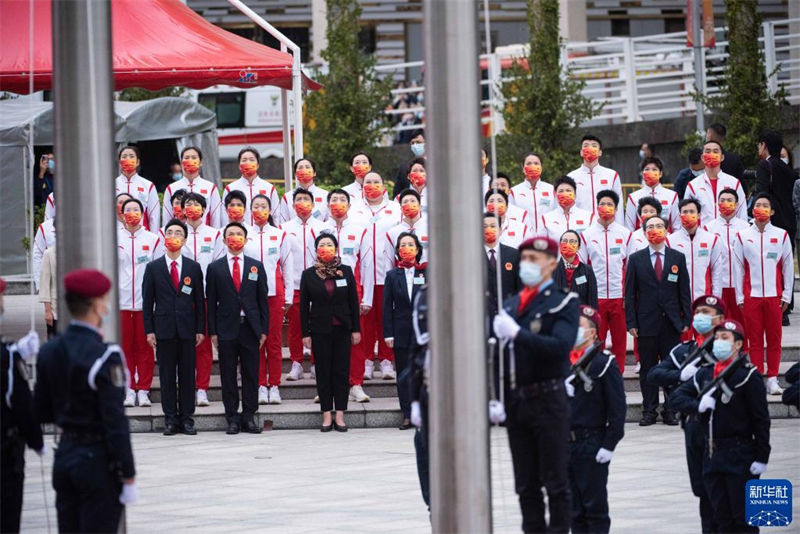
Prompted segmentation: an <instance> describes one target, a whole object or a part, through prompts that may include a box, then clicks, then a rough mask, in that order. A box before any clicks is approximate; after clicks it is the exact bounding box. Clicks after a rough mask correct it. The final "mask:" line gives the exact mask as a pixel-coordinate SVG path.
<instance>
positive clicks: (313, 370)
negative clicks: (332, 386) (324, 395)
mask: <svg viewBox="0 0 800 534" xmlns="http://www.w3.org/2000/svg"><path fill="white" fill-rule="evenodd" d="M316 379H317V366H316V365H314V364H313V363H312V364H311V380H316Z"/></svg>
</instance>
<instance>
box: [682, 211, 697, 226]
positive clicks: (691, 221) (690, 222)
mask: <svg viewBox="0 0 800 534" xmlns="http://www.w3.org/2000/svg"><path fill="white" fill-rule="evenodd" d="M681 224H682V225H683V227H684V228H694V227H695V226H697V215H695V214H694V213H683V214H681Z"/></svg>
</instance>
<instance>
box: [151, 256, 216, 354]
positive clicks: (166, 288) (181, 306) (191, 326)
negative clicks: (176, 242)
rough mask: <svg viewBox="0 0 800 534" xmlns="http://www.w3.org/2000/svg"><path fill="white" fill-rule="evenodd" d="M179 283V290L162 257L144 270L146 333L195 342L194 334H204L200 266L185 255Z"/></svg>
mask: <svg viewBox="0 0 800 534" xmlns="http://www.w3.org/2000/svg"><path fill="white" fill-rule="evenodd" d="M179 280H180V285H179V286H178V290H177V291H176V290H175V286H173V285H172V278H171V277H170V274H169V268H168V267H167V260H165V259H164V257H163V256H162V257H160V258H158V259H156V260H153V261H151V262H150V263H148V264H147V266H146V267H145V268H144V281H143V283H142V318H143V319H144V332H145V334H155V335H156V338H157V339H194V337H195V334H203V333H205V331H206V323H205V320H206V311H205V304H204V302H203V299H204V295H203V271H202V269H201V268H200V264H199V263H197V262H196V261H194V260H190V259H189V258H187V257H186V256H183V257H182V259H181V272H180V278H179Z"/></svg>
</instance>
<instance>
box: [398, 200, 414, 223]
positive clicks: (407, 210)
mask: <svg viewBox="0 0 800 534" xmlns="http://www.w3.org/2000/svg"><path fill="white" fill-rule="evenodd" d="M400 209H402V210H403V215H405V216H406V218H408V219H413V218H415V217H416V216H417V215H419V204H417V203H416V202H411V203H409V204H403V205H402V206H401V207H400Z"/></svg>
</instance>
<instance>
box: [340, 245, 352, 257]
mask: <svg viewBox="0 0 800 534" xmlns="http://www.w3.org/2000/svg"><path fill="white" fill-rule="evenodd" d="M353 250H354V249H353V247H347V248H343V249H342V252H344V254H345V255H346V256H352V255H353Z"/></svg>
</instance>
